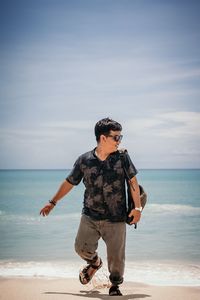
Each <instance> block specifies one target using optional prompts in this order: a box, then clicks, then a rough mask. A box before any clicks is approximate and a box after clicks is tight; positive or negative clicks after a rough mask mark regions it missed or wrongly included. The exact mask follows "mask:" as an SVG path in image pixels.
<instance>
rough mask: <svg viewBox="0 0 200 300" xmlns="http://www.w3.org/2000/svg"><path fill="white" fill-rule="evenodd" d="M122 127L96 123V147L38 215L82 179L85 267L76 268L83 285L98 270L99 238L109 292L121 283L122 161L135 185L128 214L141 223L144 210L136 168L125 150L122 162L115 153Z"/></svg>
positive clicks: (80, 244) (80, 249)
mask: <svg viewBox="0 0 200 300" xmlns="http://www.w3.org/2000/svg"><path fill="white" fill-rule="evenodd" d="M121 131H122V126H121V125H120V124H119V123H118V122H116V121H113V120H111V119H109V118H105V119H102V120H100V121H99V122H97V124H96V125H95V136H96V140H97V147H96V148H95V149H94V150H92V151H89V152H87V153H85V154H83V155H81V156H80V157H79V158H78V159H77V161H76V162H75V164H74V167H73V169H72V171H71V172H70V174H69V175H68V177H67V178H66V180H65V181H64V182H63V183H62V184H61V186H60V188H59V190H58V192H57V193H56V195H55V196H54V197H53V198H52V200H50V201H49V203H48V204H47V205H46V206H45V207H44V208H43V209H42V210H41V211H40V214H42V215H43V216H47V215H48V214H49V212H50V211H51V210H52V209H53V208H54V206H55V205H56V204H57V202H58V201H59V200H60V199H61V198H63V197H64V196H65V195H66V194H67V193H68V192H69V191H70V190H71V189H72V188H73V186H74V185H78V184H79V183H80V181H81V180H83V183H84V185H85V193H84V205H83V211H82V217H81V221H80V225H79V229H78V233H77V236H76V240H75V250H76V252H77V253H78V255H79V256H80V257H81V258H83V259H84V260H85V261H86V262H87V266H86V267H85V268H84V269H83V270H82V271H81V272H80V274H79V280H80V282H81V283H82V284H87V283H88V282H90V280H91V279H92V277H93V276H94V274H95V273H96V272H97V270H98V269H100V268H101V266H102V260H101V258H100V257H99V256H98V253H97V252H96V250H97V247H98V240H99V239H100V238H102V239H103V240H104V242H105V244H106V247H107V261H108V270H109V273H110V276H109V278H110V281H111V284H112V285H111V287H110V289H109V295H111V296H116V295H117V296H120V295H122V294H121V292H120V290H119V284H121V283H122V282H123V274H124V264H125V239H126V222H125V220H126V198H125V174H124V169H123V163H124V164H125V167H126V170H127V172H128V175H129V178H131V179H130V181H131V183H132V186H133V189H131V194H132V197H133V199H134V204H135V209H133V210H132V211H131V212H130V215H129V216H130V217H131V216H132V217H133V218H134V220H133V221H132V223H137V222H139V220H140V217H141V210H142V208H141V203H140V194H139V186H138V183H137V179H136V174H137V170H136V169H135V167H134V165H133V163H132V161H131V159H130V157H129V155H128V153H127V152H126V153H125V160H124V161H122V159H121V156H120V152H119V151H118V147H119V144H120V142H121V139H122V135H121Z"/></svg>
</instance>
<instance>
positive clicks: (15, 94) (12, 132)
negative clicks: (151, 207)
mask: <svg viewBox="0 0 200 300" xmlns="http://www.w3.org/2000/svg"><path fill="white" fill-rule="evenodd" d="M0 4H1V9H0V66H1V68H0V140H1V142H0V168H36V169H37V168H47V169H49V168H62V169H66V168H71V166H72V165H73V163H74V161H75V160H76V158H77V156H79V155H80V154H82V153H84V152H86V151H88V150H90V149H92V148H94V147H95V145H96V143H95V138H94V132H93V128H94V125H95V123H96V122H97V121H98V120H99V119H101V118H103V117H107V116H109V117H111V118H113V119H116V120H117V121H119V122H120V123H121V124H122V126H123V135H124V139H123V143H122V147H126V148H127V149H128V150H129V153H130V155H131V157H132V159H133V161H134V163H135V165H136V167H137V168H139V169H140V168H200V159H199V158H200V147H199V146H200V145H199V144H200V143H199V137H200V130H199V129H200V128H199V121H200V105H199V102H200V97H199V96H200V80H199V78H200V54H199V53H200V52H199V49H200V21H199V11H200V2H199V1H181V0H180V1H164V0H163V1H158V0H157V1H156V0H152V1H147V0H123V1H122V0H121V1H118V0H90V1H88V0H85V1H76V0H74V1H67V0H40V1H38V0H36V1H29V0H26V1H14V0H13V1H12V0H10V1H6V0H3V1H2V0H0Z"/></svg>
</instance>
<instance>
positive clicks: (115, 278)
mask: <svg viewBox="0 0 200 300" xmlns="http://www.w3.org/2000/svg"><path fill="white" fill-rule="evenodd" d="M101 234H102V238H103V240H104V241H105V243H106V246H107V260H108V270H109V272H110V281H111V283H112V285H115V286H117V285H118V284H121V283H122V282H123V275H124V266H125V243H126V223H124V222H116V223H111V222H107V221H105V224H104V226H103V227H102V232H101Z"/></svg>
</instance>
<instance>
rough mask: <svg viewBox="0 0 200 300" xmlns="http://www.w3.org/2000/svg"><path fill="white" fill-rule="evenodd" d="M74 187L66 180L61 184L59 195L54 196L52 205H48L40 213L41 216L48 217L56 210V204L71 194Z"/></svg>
mask: <svg viewBox="0 0 200 300" xmlns="http://www.w3.org/2000/svg"><path fill="white" fill-rule="evenodd" d="M73 187H74V186H73V185H72V184H71V183H69V181H67V180H64V181H63V183H62V184H61V186H60V187H59V189H58V191H57V193H56V194H55V195H54V196H53V198H52V199H51V202H52V203H48V204H46V205H45V206H44V207H43V208H42V209H41V211H40V215H43V217H45V216H47V215H48V214H49V213H50V211H51V210H52V209H53V208H54V206H55V205H56V203H57V202H58V201H59V200H61V199H62V198H63V197H64V196H65V195H67V194H68V193H69V191H71V189H72V188H73Z"/></svg>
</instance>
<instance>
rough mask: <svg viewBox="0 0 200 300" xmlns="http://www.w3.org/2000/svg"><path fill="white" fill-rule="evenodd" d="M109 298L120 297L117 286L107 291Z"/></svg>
mask: <svg viewBox="0 0 200 300" xmlns="http://www.w3.org/2000/svg"><path fill="white" fill-rule="evenodd" d="M109 296H122V293H121V292H120V289H119V287H118V285H112V286H111V288H110V289H109Z"/></svg>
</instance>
